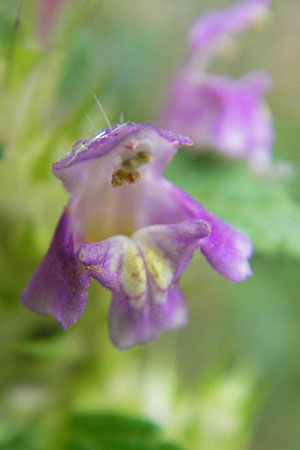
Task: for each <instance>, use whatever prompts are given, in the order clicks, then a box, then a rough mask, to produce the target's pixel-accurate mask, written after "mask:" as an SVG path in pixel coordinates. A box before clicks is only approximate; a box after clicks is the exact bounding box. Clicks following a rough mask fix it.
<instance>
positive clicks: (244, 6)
mask: <svg viewBox="0 0 300 450" xmlns="http://www.w3.org/2000/svg"><path fill="white" fill-rule="evenodd" d="M269 3H270V0H246V1H244V2H242V3H238V4H236V5H234V6H231V7H230V8H228V9H227V10H224V11H214V12H213V13H210V14H208V15H206V16H204V17H203V18H201V19H200V20H198V21H197V22H196V23H195V25H194V26H193V27H192V29H191V31H190V33H189V43H190V48H191V55H190V58H189V60H188V62H187V63H186V65H185V66H184V67H183V69H182V70H181V71H180V72H179V74H178V76H177V78H176V79H175V80H174V82H173V83H172V84H171V86H170V91H169V96H168V101H167V105H166V108H165V111H164V114H163V118H162V120H161V123H162V125H163V126H164V127H167V128H169V129H171V130H174V131H176V132H182V133H185V134H188V135H190V136H192V137H193V139H194V141H195V144H196V145H197V147H200V148H204V147H205V148H207V147H212V148H214V149H215V150H216V151H219V152H220V153H225V154H227V155H230V156H232V157H235V158H239V159H246V160H248V161H249V163H250V164H251V166H252V167H253V168H254V169H255V170H257V171H264V170H266V169H268V167H269V165H270V161H271V148H272V142H273V127H272V121H271V117H270V114H269V113H268V109H267V107H266V105H265V102H264V95H265V94H266V93H267V92H268V90H269V89H270V87H271V84H272V80H271V77H270V76H269V75H268V74H267V73H265V72H262V71H257V72H253V73H250V74H248V75H247V76H246V77H244V78H242V79H240V80H235V79H232V78H229V77H225V76H220V75H214V74H208V73H207V72H206V66H207V64H208V63H209V61H210V59H211V57H212V56H213V54H214V53H215V52H216V51H218V50H220V47H222V45H223V44H224V42H225V40H226V39H228V38H230V37H232V36H233V35H234V34H237V33H238V32H241V31H243V30H244V29H246V28H248V27H250V26H251V25H254V24H255V23H256V22H257V21H259V20H260V19H261V18H262V17H263V16H264V15H265V14H266V12H267V7H268V4H269Z"/></svg>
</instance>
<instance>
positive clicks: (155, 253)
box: [142, 246, 174, 289]
mask: <svg viewBox="0 0 300 450" xmlns="http://www.w3.org/2000/svg"><path fill="white" fill-rule="evenodd" d="M142 250H143V255H144V258H145V261H146V265H147V268H148V270H149V272H150V274H151V275H152V277H153V278H154V280H155V282H156V284H157V285H158V287H160V288H161V289H166V288H167V287H168V286H169V284H170V283H171V281H172V278H173V274H174V268H173V266H172V264H171V262H170V261H169V260H168V259H167V258H165V257H164V256H163V255H162V254H161V252H160V251H159V250H158V249H156V248H154V247H148V246H145V247H144V246H143V247H142Z"/></svg>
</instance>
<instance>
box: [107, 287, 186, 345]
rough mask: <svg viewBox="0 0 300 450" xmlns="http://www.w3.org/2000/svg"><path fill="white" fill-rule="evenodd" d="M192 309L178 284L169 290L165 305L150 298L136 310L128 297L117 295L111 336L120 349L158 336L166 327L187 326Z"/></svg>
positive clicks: (113, 309)
mask: <svg viewBox="0 0 300 450" xmlns="http://www.w3.org/2000/svg"><path fill="white" fill-rule="evenodd" d="M187 320H188V312H187V308H186V304H185V301H184V298H183V296H182V294H181V292H180V290H179V289H178V287H177V286H176V285H175V286H173V287H172V288H170V289H169V290H168V295H167V298H166V301H165V303H164V304H163V305H161V304H157V303H155V302H153V301H152V300H151V299H150V298H148V299H147V301H146V304H145V306H144V307H143V308H140V309H133V308H132V306H131V305H130V303H129V300H128V297H126V296H124V295H122V294H114V295H113V298H112V303H111V306H110V311H109V324H110V337H111V340H112V342H113V343H114V344H115V346H116V347H118V348H119V349H126V348H129V347H132V346H133V345H136V344H143V343H145V342H148V341H150V340H152V339H156V338H157V337H158V336H159V335H160V334H161V333H162V332H163V331H164V330H166V329H177V328H180V327H183V326H184V325H186V323H187Z"/></svg>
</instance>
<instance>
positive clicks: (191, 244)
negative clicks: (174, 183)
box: [78, 219, 211, 348]
mask: <svg viewBox="0 0 300 450" xmlns="http://www.w3.org/2000/svg"><path fill="white" fill-rule="evenodd" d="M210 231H211V227H210V225H209V224H208V223H207V222H205V221H203V220H199V219H194V220H190V221H187V222H183V223H178V224H173V225H153V226H149V227H145V228H142V229H140V230H139V231H137V232H136V233H135V234H134V235H133V236H132V239H130V238H128V237H125V236H114V237H112V238H109V239H107V240H105V241H102V242H99V243H90V244H85V245H83V246H82V247H81V248H80V250H79V253H78V258H79V260H80V262H81V263H82V264H83V265H84V266H85V267H86V269H87V270H88V272H89V274H90V275H91V276H92V277H94V278H95V279H97V280H98V281H99V282H100V283H101V284H102V285H103V286H105V287H107V288H109V289H111V290H112V291H113V294H114V295H113V300H112V306H111V313H110V321H111V335H112V339H113V341H114V342H115V343H116V344H117V346H118V347H120V348H127V347H128V346H131V345H134V344H138V343H142V342H146V341H148V340H150V339H154V338H156V337H157V336H158V335H159V334H160V333H161V332H162V331H163V330H164V329H171V328H175V327H178V326H181V325H182V324H184V323H185V321H186V317H187V314H186V310H185V306H184V302H183V300H182V298H181V295H180V294H179V291H178V290H177V288H175V287H174V286H175V284H174V283H176V281H177V280H178V277H179V276H180V274H181V273H182V272H183V270H184V269H185V267H186V265H187V263H188V261H189V260H190V258H191V257H192V254H193V251H194V249H195V248H196V247H199V245H200V240H203V239H204V238H206V237H207V236H208V235H209V233H210ZM172 308H173V309H172ZM122 315H123V318H122ZM120 322H122V324H121V323H120Z"/></svg>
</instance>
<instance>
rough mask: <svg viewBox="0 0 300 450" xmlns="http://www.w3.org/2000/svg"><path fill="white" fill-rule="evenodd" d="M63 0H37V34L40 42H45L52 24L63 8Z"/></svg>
mask: <svg viewBox="0 0 300 450" xmlns="http://www.w3.org/2000/svg"><path fill="white" fill-rule="evenodd" d="M63 5H64V0H38V3H37V27H38V36H39V39H40V41H41V43H42V44H44V45H45V44H47V43H48V40H49V37H50V35H51V32H52V30H53V26H54V24H55V21H56V19H57V18H58V15H59V13H60V11H61V9H62V8H63Z"/></svg>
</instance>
